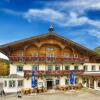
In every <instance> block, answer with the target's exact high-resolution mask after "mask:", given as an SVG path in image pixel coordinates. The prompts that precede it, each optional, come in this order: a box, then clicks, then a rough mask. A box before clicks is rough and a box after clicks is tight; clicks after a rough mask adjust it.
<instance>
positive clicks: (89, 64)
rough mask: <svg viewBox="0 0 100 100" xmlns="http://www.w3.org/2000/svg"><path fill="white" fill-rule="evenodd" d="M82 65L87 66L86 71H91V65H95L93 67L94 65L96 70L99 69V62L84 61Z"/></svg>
mask: <svg viewBox="0 0 100 100" xmlns="http://www.w3.org/2000/svg"><path fill="white" fill-rule="evenodd" d="M84 65H87V66H88V70H87V71H92V70H91V68H92V65H95V67H96V70H95V71H100V70H99V66H100V63H85V64H84Z"/></svg>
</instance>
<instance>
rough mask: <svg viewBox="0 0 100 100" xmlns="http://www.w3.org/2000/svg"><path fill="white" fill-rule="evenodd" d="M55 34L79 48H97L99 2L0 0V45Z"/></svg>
mask: <svg viewBox="0 0 100 100" xmlns="http://www.w3.org/2000/svg"><path fill="white" fill-rule="evenodd" d="M51 17H52V23H53V27H54V29H55V32H56V33H57V34H59V35H62V36H64V37H66V38H68V39H71V40H73V41H75V42H77V43H79V44H81V45H83V46H86V47H88V48H90V49H94V48H95V47H97V46H100V0H0V45H2V44H5V43H8V42H12V41H15V40H20V39H24V38H27V37H31V36H36V35H39V34H43V33H47V32H48V28H49V26H50V22H51Z"/></svg>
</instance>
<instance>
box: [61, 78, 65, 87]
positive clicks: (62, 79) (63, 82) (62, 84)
mask: <svg viewBox="0 0 100 100" xmlns="http://www.w3.org/2000/svg"><path fill="white" fill-rule="evenodd" d="M64 85H65V78H64V77H61V78H60V86H64Z"/></svg>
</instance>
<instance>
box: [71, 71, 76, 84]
mask: <svg viewBox="0 0 100 100" xmlns="http://www.w3.org/2000/svg"><path fill="white" fill-rule="evenodd" d="M74 81H75V80H74V72H72V71H71V72H70V84H74Z"/></svg>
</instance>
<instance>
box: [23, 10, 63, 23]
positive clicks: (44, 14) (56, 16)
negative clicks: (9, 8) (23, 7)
mask: <svg viewBox="0 0 100 100" xmlns="http://www.w3.org/2000/svg"><path fill="white" fill-rule="evenodd" d="M51 16H52V17H53V20H54V21H57V20H62V19H65V16H64V14H63V13H60V12H58V11H55V10H53V9H48V8H46V9H29V10H28V11H27V12H26V13H25V14H24V17H25V18H26V19H28V21H29V22H30V21H32V20H33V19H34V18H37V19H38V18H39V19H42V20H48V21H50V17H51Z"/></svg>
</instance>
